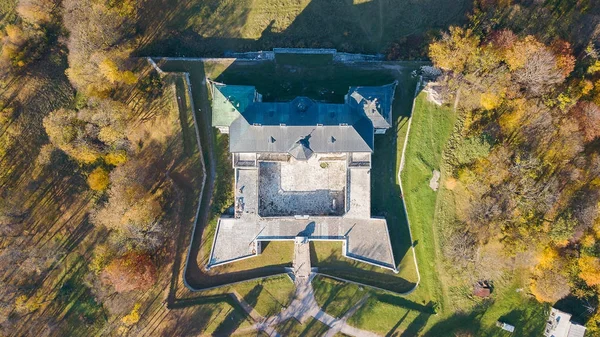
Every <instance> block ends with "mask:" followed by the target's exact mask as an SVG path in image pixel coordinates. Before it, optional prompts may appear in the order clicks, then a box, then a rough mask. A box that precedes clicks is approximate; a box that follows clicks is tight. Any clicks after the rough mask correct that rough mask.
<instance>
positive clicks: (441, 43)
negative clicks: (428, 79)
mask: <svg viewBox="0 0 600 337" xmlns="http://www.w3.org/2000/svg"><path fill="white" fill-rule="evenodd" d="M478 52H479V38H478V37H476V36H474V35H473V32H472V31H471V30H470V29H463V28H460V27H450V33H449V34H444V36H443V38H442V39H441V40H438V41H435V42H433V43H432V44H430V45H429V57H431V59H432V60H433V63H434V64H435V65H436V66H437V67H440V68H442V69H445V70H451V71H454V72H458V73H460V72H463V71H464V70H465V68H466V67H467V64H468V63H469V61H470V60H474V59H476V57H475V56H476V55H477V53H478Z"/></svg>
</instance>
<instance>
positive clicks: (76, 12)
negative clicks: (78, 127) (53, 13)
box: [63, 0, 137, 97]
mask: <svg viewBox="0 0 600 337" xmlns="http://www.w3.org/2000/svg"><path fill="white" fill-rule="evenodd" d="M127 3H137V2H135V1H114V2H113V1H110V2H98V1H92V0H84V1H75V0H69V1H64V3H63V5H64V7H65V9H64V22H65V25H66V27H67V29H68V30H69V40H68V42H67V45H68V47H69V69H68V70H67V75H68V76H69V79H70V80H71V82H72V83H73V85H74V86H75V87H76V88H77V89H78V90H80V91H82V92H84V93H85V94H86V95H88V96H96V97H107V96H108V95H109V94H110V92H111V91H112V90H113V89H114V88H115V84H116V83H123V84H132V83H134V82H135V81H136V80H137V79H136V77H135V75H134V74H133V73H132V72H131V71H130V70H127V69H125V64H126V62H127V59H128V57H129V54H130V52H131V50H132V42H131V41H129V40H128V37H129V35H130V34H131V33H132V32H133V29H134V27H133V25H134V21H133V20H132V18H133V17H135V13H133V12H134V11H135V10H136V8H137V6H131V5H126V4H127ZM121 5H122V6H121ZM123 12H125V14H126V15H122V14H123Z"/></svg>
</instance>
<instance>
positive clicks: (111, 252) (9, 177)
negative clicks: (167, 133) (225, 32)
mask: <svg viewBox="0 0 600 337" xmlns="http://www.w3.org/2000/svg"><path fill="white" fill-rule="evenodd" d="M7 6H8V5H7ZM139 6H140V2H139V1H135V0H126V1H92V0H90V1H56V0H19V1H17V2H16V7H15V8H14V12H13V13H10V15H6V16H5V15H1V16H0V33H1V35H0V39H2V45H1V47H0V79H1V80H0V85H1V87H2V89H3V90H2V92H1V93H0V248H2V249H0V288H2V292H1V293H0V334H3V333H4V332H7V331H13V332H14V333H16V334H20V333H21V332H22V333H23V334H29V333H28V332H27V331H29V332H30V333H31V334H33V333H34V332H35V333H37V332H39V331H46V332H47V333H49V334H50V333H52V331H54V330H55V328H56V325H57V324H54V325H53V327H50V325H49V324H51V323H52V322H51V319H50V318H51V317H47V315H49V313H51V312H53V311H52V310H47V308H48V307H49V306H56V305H58V304H57V303H62V302H61V301H63V300H65V299H66V298H69V296H70V294H69V293H68V289H70V288H69V287H71V285H68V286H67V284H68V282H69V281H68V280H67V278H68V277H71V276H69V274H68V273H70V272H72V271H70V270H69V269H68V268H69V267H70V266H69V265H70V263H65V262H64V261H65V259H69V258H70V257H72V256H73V255H77V254H81V256H83V258H86V259H89V260H90V261H91V263H90V264H89V265H88V266H85V268H86V269H89V273H88V274H87V275H86V276H85V277H84V278H83V279H85V283H86V284H87V285H88V286H89V287H90V288H91V289H92V291H93V293H94V295H96V299H97V300H98V302H99V303H100V307H101V308H104V309H102V310H105V309H108V310H109V313H111V314H115V315H124V314H125V313H127V312H129V311H130V310H131V308H132V307H133V308H134V309H135V308H137V309H135V310H133V311H131V313H130V315H127V316H125V317H126V319H125V318H124V320H123V323H124V324H126V325H131V324H135V322H137V320H139V313H138V312H137V311H136V310H139V309H140V305H139V304H138V305H137V307H134V297H132V296H129V295H127V294H129V293H131V291H132V290H147V289H149V288H150V287H152V286H154V285H155V282H156V280H157V278H158V276H159V269H158V267H157V260H158V259H159V258H158V256H160V254H158V253H157V252H158V251H159V250H160V249H161V248H162V247H163V246H164V245H165V243H166V242H167V240H168V238H169V237H170V232H169V231H167V225H166V224H167V221H168V219H166V209H168V207H171V204H170V203H172V202H174V201H173V200H172V197H173V196H172V195H171V193H172V192H171V189H172V187H171V182H170V179H167V178H166V177H165V175H166V172H167V167H166V165H167V164H166V163H165V159H164V158H163V157H162V155H163V153H164V151H165V147H164V144H161V143H157V142H150V141H149V142H144V143H141V142H137V140H139V138H140V137H139V136H136V137H132V134H133V133H135V132H139V131H138V130H139V127H140V124H141V123H142V122H144V121H141V119H142V116H139V114H137V113H135V112H134V111H136V110H138V111H139V110H140V109H143V108H144V107H146V106H151V105H152V104H155V102H156V101H158V100H160V99H162V98H163V96H162V95H163V92H164V89H165V88H163V84H162V80H161V79H160V78H158V76H155V75H156V74H152V76H150V77H148V75H149V74H148V72H147V69H146V68H144V67H140V66H139V63H138V62H137V61H132V60H131V59H130V58H129V55H130V53H131V52H132V51H133V50H134V48H135V44H136V40H135V39H136V35H135V34H136V32H135V23H136V19H137V10H138V8H139ZM9 7H10V6H9ZM1 14H4V13H1ZM4 20H6V21H4ZM65 74H66V76H67V77H68V78H67V77H65ZM138 79H140V80H138ZM69 82H70V83H69ZM169 93H170V92H169ZM168 99H172V97H168ZM157 104H158V103H157ZM160 104H163V103H160ZM160 112H162V113H167V112H169V110H168V109H166V106H165V107H164V108H163V109H162V110H161V111H160ZM160 112H159V115H160ZM143 117H144V118H145V119H146V120H145V122H148V119H150V122H151V121H152V120H151V118H149V117H148V116H147V115H146V116H143ZM150 117H156V115H154V116H150ZM158 117H161V116H158ZM131 139H135V140H136V142H135V143H134V142H133V141H132V140H131ZM86 183H87V186H86ZM89 222H91V223H92V224H93V225H94V229H93V230H91V231H89V232H87V228H88V227H87V226H88V223H89ZM84 233H85V236H82V237H81V238H76V236H77V235H83V234H84ZM90 244H94V248H93V249H90V247H89V246H86V245H90ZM5 247H9V248H7V249H4V248H5ZM90 251H92V254H91V256H89V255H90V253H89V252H90ZM63 273H64V274H63ZM57 274H59V275H58V276H60V277H59V280H62V281H58V282H59V283H53V282H57V281H56V279H54V277H55V276H57ZM61 275H62V276H61ZM83 279H82V280H81V281H78V283H77V285H76V286H77V287H82V284H83V282H82V281H83ZM78 289H79V288H78ZM77 291H79V290H77ZM63 292H66V293H63ZM115 292H116V293H117V295H115ZM120 294H123V296H121V295H120ZM86 296H87V295H83V298H85V297H86ZM75 300H77V299H75ZM70 305H73V304H72V303H71V304H70ZM53 310H54V309H53ZM61 310H62V309H61ZM44 315H46V316H44ZM85 315H87V314H85ZM85 315H83V316H81V315H80V316H81V317H80V319H81V320H83V321H84V322H83V323H84V325H89V324H88V322H87V320H89V319H86V318H85V317H84V316H85ZM82 317H83V318H82ZM29 318H31V319H32V320H34V321H35V322H36V323H35V324H33V323H31V322H29V323H27V322H28V321H27V320H28V319H29ZM118 321H120V320H118ZM42 325H43V326H44V327H42ZM16 329H26V330H22V331H21V330H16ZM15 331H21V332H15Z"/></svg>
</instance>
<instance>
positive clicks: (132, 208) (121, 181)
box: [92, 154, 170, 250]
mask: <svg viewBox="0 0 600 337" xmlns="http://www.w3.org/2000/svg"><path fill="white" fill-rule="evenodd" d="M159 167H160V164H159V162H158V159H157V158H156V157H153V155H150V154H149V156H148V157H141V158H132V159H131V160H129V161H128V162H127V163H125V164H123V165H121V166H119V167H117V168H116V169H114V170H113V172H112V173H111V174H110V180H111V186H110V189H109V190H108V202H107V203H106V204H105V205H103V206H102V207H100V209H98V210H97V211H96V212H95V213H94V214H93V217H92V218H93V221H94V223H95V224H97V225H100V226H104V227H106V228H108V229H112V230H115V231H116V233H118V235H119V236H121V237H122V238H123V239H124V240H125V242H126V245H129V246H132V247H135V248H137V249H142V250H147V249H149V250H152V249H156V248H157V247H159V246H160V245H161V244H162V243H163V242H164V238H165V236H166V232H165V228H164V219H163V216H164V214H163V206H164V205H165V202H166V199H167V195H168V193H169V191H170V185H169V184H168V183H165V184H164V185H163V186H158V185H156V184H157V183H158V182H159V174H160V172H159V171H158V168H159ZM149 168H151V169H149ZM157 186H158V188H157Z"/></svg>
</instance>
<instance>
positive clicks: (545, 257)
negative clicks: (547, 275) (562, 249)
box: [538, 247, 559, 269]
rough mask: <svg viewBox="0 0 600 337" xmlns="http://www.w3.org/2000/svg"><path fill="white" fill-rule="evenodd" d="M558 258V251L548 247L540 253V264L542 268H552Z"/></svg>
mask: <svg viewBox="0 0 600 337" xmlns="http://www.w3.org/2000/svg"><path fill="white" fill-rule="evenodd" d="M558 258H559V255H558V251H557V250H556V249H554V248H552V247H547V248H546V249H544V251H543V252H542V254H541V255H540V258H539V263H538V266H539V268H541V269H551V268H552V266H553V265H554V263H555V262H556V261H557V260H558Z"/></svg>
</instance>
